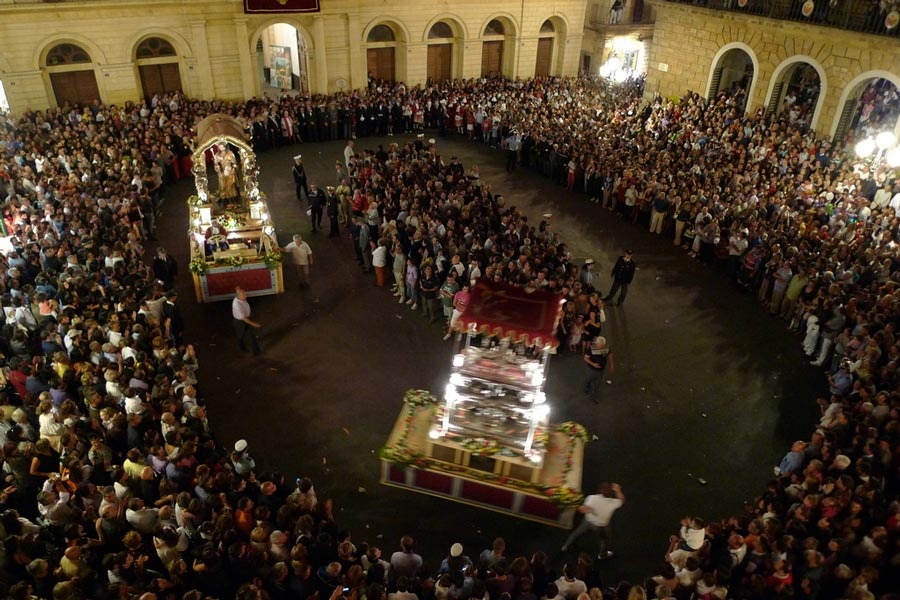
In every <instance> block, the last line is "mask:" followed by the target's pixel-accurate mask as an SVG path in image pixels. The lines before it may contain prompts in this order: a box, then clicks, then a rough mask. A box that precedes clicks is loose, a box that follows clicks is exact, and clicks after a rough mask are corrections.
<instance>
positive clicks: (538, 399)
mask: <svg viewBox="0 0 900 600" xmlns="http://www.w3.org/2000/svg"><path fill="white" fill-rule="evenodd" d="M546 401H547V394H545V393H544V392H538V393H537V394H535V396H534V403H535V404H543V403H544V402H546Z"/></svg>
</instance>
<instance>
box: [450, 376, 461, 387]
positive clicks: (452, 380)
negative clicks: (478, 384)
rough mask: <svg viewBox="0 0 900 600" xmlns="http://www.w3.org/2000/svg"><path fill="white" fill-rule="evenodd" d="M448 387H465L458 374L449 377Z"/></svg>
mask: <svg viewBox="0 0 900 600" xmlns="http://www.w3.org/2000/svg"><path fill="white" fill-rule="evenodd" d="M450 385H453V386H457V385H465V380H464V379H463V376H462V375H460V374H459V373H453V374H452V375H450Z"/></svg>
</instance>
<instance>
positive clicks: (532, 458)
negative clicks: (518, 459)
mask: <svg viewBox="0 0 900 600" xmlns="http://www.w3.org/2000/svg"><path fill="white" fill-rule="evenodd" d="M528 460H530V461H531V462H533V463H534V464H539V463H540V462H541V455H540V454H539V453H537V452H534V453H532V454H531V456H529V457H528Z"/></svg>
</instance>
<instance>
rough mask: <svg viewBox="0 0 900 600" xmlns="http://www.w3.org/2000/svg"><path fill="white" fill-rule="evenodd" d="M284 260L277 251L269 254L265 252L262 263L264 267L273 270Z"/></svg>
mask: <svg viewBox="0 0 900 600" xmlns="http://www.w3.org/2000/svg"><path fill="white" fill-rule="evenodd" d="M282 260H284V257H283V256H282V254H281V252H280V251H278V250H272V251H271V252H266V256H265V257H264V258H263V262H265V263H266V266H267V267H268V268H270V269H275V268H277V267H278V265H280V264H281V261H282Z"/></svg>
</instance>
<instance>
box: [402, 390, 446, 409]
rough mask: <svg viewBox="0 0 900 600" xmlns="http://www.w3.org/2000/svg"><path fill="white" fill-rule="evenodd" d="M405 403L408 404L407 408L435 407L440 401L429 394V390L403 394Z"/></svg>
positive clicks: (411, 391)
mask: <svg viewBox="0 0 900 600" xmlns="http://www.w3.org/2000/svg"><path fill="white" fill-rule="evenodd" d="M403 402H405V403H406V404H407V406H411V407H413V406H434V405H435V404H437V403H438V402H439V401H438V399H437V396H435V395H434V394H432V393H431V392H429V391H428V390H406V393H405V394H403Z"/></svg>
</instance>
